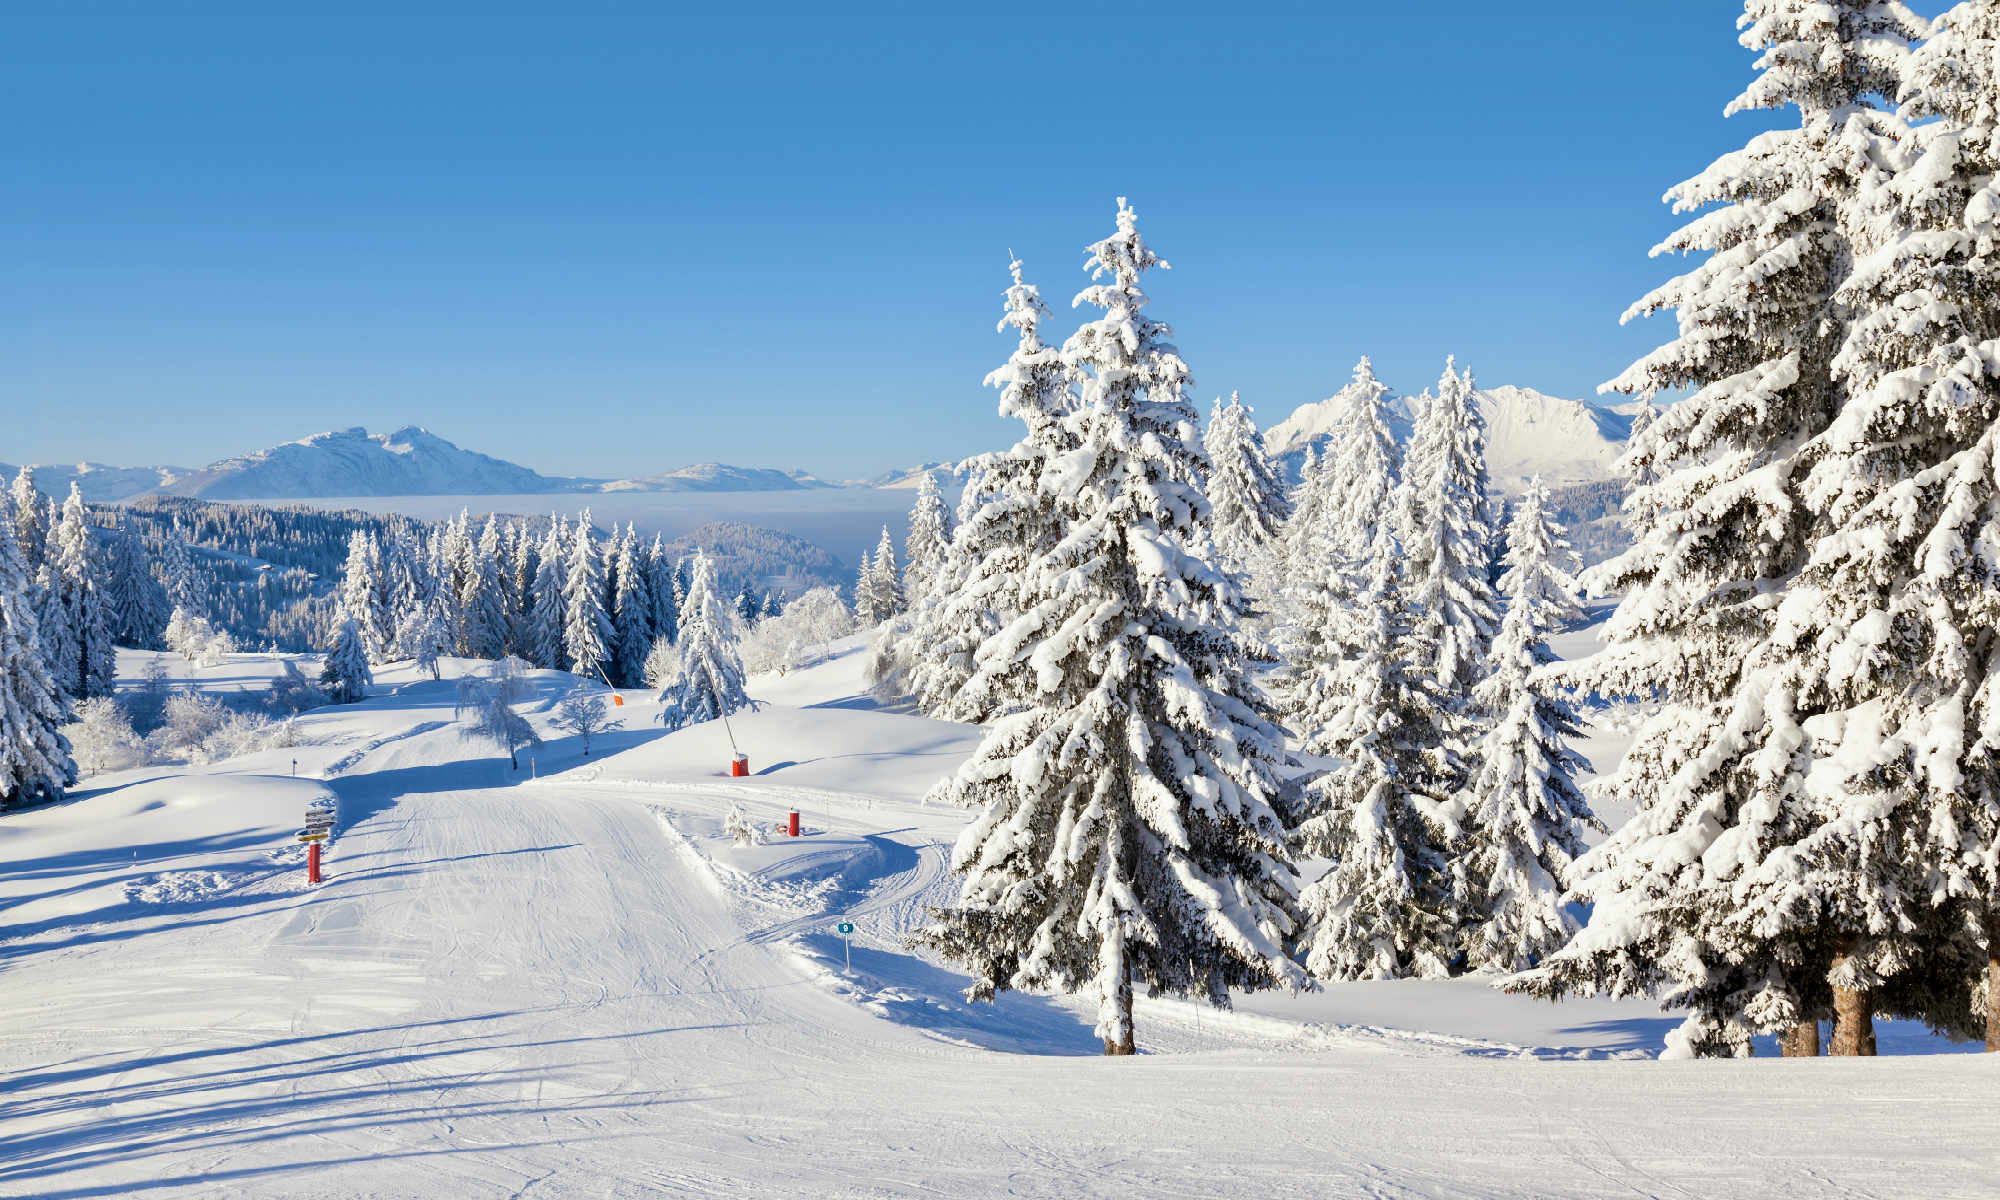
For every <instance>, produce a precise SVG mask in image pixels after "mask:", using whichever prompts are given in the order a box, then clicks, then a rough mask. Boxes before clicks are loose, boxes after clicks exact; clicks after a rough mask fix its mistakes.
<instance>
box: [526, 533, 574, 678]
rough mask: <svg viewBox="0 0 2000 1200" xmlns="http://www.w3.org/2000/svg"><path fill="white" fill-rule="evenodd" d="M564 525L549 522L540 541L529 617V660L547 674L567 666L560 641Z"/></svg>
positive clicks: (563, 606) (563, 605)
mask: <svg viewBox="0 0 2000 1200" xmlns="http://www.w3.org/2000/svg"><path fill="white" fill-rule="evenodd" d="M565 531H566V526H565V525H564V524H563V523H562V522H560V521H557V520H553V519H551V520H550V522H549V532H548V536H547V537H545V538H544V539H543V540H542V549H541V562H540V564H539V565H538V566H537V567H536V568H535V586H534V589H533V600H534V607H533V608H532V609H531V610H530V611H529V614H528V639H527V640H528V647H529V649H530V650H532V651H533V653H532V654H530V655H529V656H528V661H529V662H531V663H533V664H534V665H536V666H538V667H541V668H543V669H545V670H550V671H561V670H565V669H567V668H568V666H569V651H568V650H567V649H566V646H565V642H564V638H563V626H564V621H565V618H566V615H567V611H568V608H567V603H566V597H567V595H568V583H567V578H568V567H567V563H568V561H569V559H568V557H567V555H568V547H567V546H565V545H564V541H565V538H564V533H565Z"/></svg>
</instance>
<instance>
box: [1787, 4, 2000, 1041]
mask: <svg viewBox="0 0 2000 1200" xmlns="http://www.w3.org/2000/svg"><path fill="white" fill-rule="evenodd" d="M1996 51H2000V5H1994V4H1991V3H1967V4H1960V5H1958V6H1957V7H1955V8H1953V9H1951V10H1950V11H1948V12H1946V13H1945V14H1944V15H1943V16H1941V17H1940V18H1938V20H1937V21H1936V22H1935V24H1934V25H1933V26H1932V28H1931V32H1930V36H1929V38H1928V39H1926V40H1925V41H1924V42H1923V43H1922V44H1921V45H1920V46H1919V47H1918V48H1917V50H1916V52H1915V54H1913V55H1912V56H1911V58H1910V59H1909V60H1908V62H1907V63H1906V64H1905V65H1904V68H1903V70H1902V72H1901V77H1902V82H1903V93H1902V95H1903V97H1904V99H1905V105H1904V108H1903V114H1902V115H1903V116H1904V117H1905V118H1906V119H1907V120H1908V121H1910V122H1911V123H1912V128H1911V129H1909V130H1908V131H1907V132H1902V133H1901V140H1902V142H1903V143H1905V144H1911V145H1913V146H1914V149H1915V153H1913V154H1910V155H1908V156H1907V157H1906V158H1905V159H1903V160H1901V161H1898V162H1897V163H1896V166H1897V171H1896V174H1895V175H1894V176H1893V178H1892V179H1891V180H1890V182H1889V183H1888V185H1887V186H1886V187H1883V188H1880V189H1876V190H1872V191H1871V190H1868V189H1865V188H1864V190H1863V191H1862V193H1861V196H1860V203H1859V205H1858V206H1857V207H1858V208H1859V210H1860V213H1861V216H1862V222H1861V224H1860V227H1859V228H1858V229H1857V230H1856V231H1855V232H1854V233H1853V234H1852V235H1851V236H1850V241H1851V243H1852V248H1853V251H1854V253H1855V255H1856V259H1855V264H1854V269H1853V271H1852V273H1851V274H1850V275H1849V276H1848V277H1847V278H1846V280H1845V281H1844V282H1843V284H1842V287H1841V290H1840V292H1839V294H1838V296H1837V302H1838V303H1839V304H1841V305H1842V306H1844V308H1845V309H1846V310H1847V311H1848V312H1849V313H1851V314H1853V318H1854V319H1853V321H1852V323H1851V324H1850V325H1849V327H1848V330H1847V337H1846V340H1845V342H1844V343H1843V344H1842V346H1841V348H1840V351H1839V352H1838V353H1837V354H1836V355H1835V356H1834V360H1833V362H1832V364H1831V366H1832V373H1833V375H1834V378H1835V379H1836V380H1837V381H1844V383H1845V387H1846V396H1845V399H1844V403H1843V404H1842V405H1841V408H1840V411H1839V413H1838V415H1837V416H1835V418H1834V419H1833V421H1832V423H1831V424H1830V425H1829V427H1828V428H1827V431H1826V432H1825V434H1824V435H1822V436H1821V437H1820V438H1818V439H1816V441H1815V442H1814V443H1812V444H1810V445H1808V446H1807V447H1806V448H1805V450H1804V451H1803V452H1802V458H1805V459H1806V461H1809V462H1810V464H1811V465H1810V468H1809V470H1808V471H1807V473H1806V475H1805V478H1804V485H1803V488H1802V492H1803V495H1804V497H1805V502H1806V503H1807V504H1809V505H1811V506H1812V507H1813V510H1814V511H1815V512H1816V513H1817V514H1818V518H1819V519H1818V520H1817V521H1816V522H1815V524H1814V527H1813V529H1812V533H1811V536H1812V539H1813V540H1812V542H1811V546H1810V550H1809V554H1808V559H1807V565H1806V567H1805V569H1804V570H1803V571H1802V572H1801V573H1800V575H1799V577H1798V578H1797V580H1796V581H1795V583H1794V584H1793V586H1792V588H1791V589H1790V590H1789V592H1788V594H1787V596H1786V598H1785V603H1784V604H1783V605H1782V606H1781V607H1780V608H1779V610H1778V613H1777V623H1776V628H1775V629H1774V630H1773V632H1772V635H1771V636H1772V641H1773V643H1774V644H1775V645H1776V646H1777V647H1780V648H1782V649H1783V650H1785V651H1788V652H1790V653H1792V654H1795V655H1799V656H1804V657H1810V658H1811V659H1813V660H1814V661H1815V662H1817V663H1821V664H1824V665H1823V667H1822V669H1820V670H1818V671H1816V672H1813V673H1811V674H1808V675H1807V676H1806V677H1805V678H1804V679H1803V680H1802V681H1801V685H1800V690H1799V697H1800V699H1799V706H1800V708H1801V709H1802V710H1805V711H1806V712H1807V713H1808V714H1809V719H1807V720H1805V721H1802V722H1801V724H1802V726H1803V727H1804V728H1805V729H1806V731H1807V736H1808V738H1809V741H1808V744H1807V752H1808V753H1809V754H1810V755H1811V758H1812V761H1813V769H1810V770H1809V772H1808V774H1807V783H1806V791H1807V793H1808V795H1809V796H1812V797H1813V798H1814V799H1815V800H1817V801H1818V803H1819V804H1821V805H1823V806H1826V807H1828V808H1833V807H1835V806H1838V808H1839V810H1840V812H1839V815H1838V816H1837V817H1834V818H1833V819H1832V821H1831V826H1832V827H1831V828H1830V829H1829V830H1827V831H1826V832H1825V833H1823V834H1821V835H1820V839H1821V840H1823V841H1825V842H1828V843H1830V846H1829V850H1828V852H1830V853H1838V854H1842V855H1845V856H1849V857H1854V856H1859V857H1861V858H1862V860H1863V862H1862V867H1863V869H1864V870H1871V871H1872V872H1873V873H1874V874H1876V875H1877V876H1878V877H1879V878H1880V879H1881V880H1882V882H1881V884H1880V885H1879V886H1880V887H1881V888H1882V889H1883V890H1885V891H1888V890H1893V889H1900V890H1902V891H1904V892H1907V893H1909V894H1915V895H1922V896H1926V897H1928V898H1930V899H1932V900H1933V901H1937V903H1936V904H1935V905H1934V907H1933V908H1932V909H1931V910H1930V911H1929V912H1927V913H1924V914H1922V917H1923V919H1922V920H1921V922H1920V924H1919V927H1918V928H1917V929H1916V930H1915V931H1904V930H1901V929H1898V930H1896V931H1895V932H1894V934H1893V936H1892V937H1888V938H1885V937H1883V936H1881V935H1880V934H1875V935H1874V936H1858V937H1856V939H1855V946H1854V955H1853V958H1852V959H1851V960H1849V961H1848V962H1847V963H1845V964H1842V966H1841V967H1840V968H1836V970H1835V976H1834V978H1833V980H1832V982H1833V983H1834V984H1835V986H1836V987H1837V988H1840V989H1841V991H1837V992H1836V999H1837V1000H1838V999H1839V998H1840V996H1841V992H1846V991H1852V992H1872V993H1874V996H1873V999H1874V1002H1875V1006H1876V1007H1877V1008H1878V1009H1879V1010H1881V1011H1884V1012H1887V1013H1890V1014H1892V1015H1899V1016H1908V1017H1920V1018H1922V1019H1924V1020H1926V1021H1929V1022H1930V1023H1931V1024H1933V1025H1934V1026H1937V1027H1939V1028H1941V1029H1944V1030H1946V1031H1948V1032H1951V1033H1955V1034H1959V1035H1961V1036H1972V1037H1977V1036H1979V1035H1980V1034H1981V1033H1983V1034H1984V1035H1985V1038H1986V1044H1987V1048H1988V1049H2000V1004H1996V1003H1995V1001H1997V1000H2000V936H1996V935H2000V881H1996V878H1995V876H1996V873H2000V866H1996V864H2000V764H1996V760H1995V758H1994V751H1995V749H1996V747H2000V691H1996V687H2000V685H1996V684H1995V683H1994V682H1993V679H1994V665H1995V664H1994V656H1995V654H1996V649H2000V608H1997V607H1996V605H1995V603H1994V600H1993V596H1994V594H1995V593H1994V589H1995V587H1996V584H2000V569H1996V567H2000V551H1996V550H1995V546H1996V544H1997V543H1996V535H1997V534H2000V529H1996V507H1995V506H1996V499H2000V496H1996V491H2000V489H1996V486H1995V474H1994V472H1995V469H1996V467H2000V182H1996V181H1997V180H2000V60H1996ZM1899 132H1900V131H1899ZM1871 858H1872V859H1874V860H1875V861H1873V862H1872V863H1871V862H1870V861H1869V859H1871ZM1869 932H1870V933H1873V931H1872V930H1871V931H1869ZM1878 959H1884V960H1887V969H1885V967H1884V966H1881V965H1877V962H1876V961H1874V960H1878ZM1898 968H1900V969H1898ZM1981 976H1984V978H1983V979H1982V978H1981ZM1843 985H1846V986H1843ZM1858 1032H1859V1033H1860V1034H1861V1035H1863V1036H1865V1034H1866V1030H1865V1029H1864V1030H1860V1031H1858ZM1838 1033H1839V1031H1838V1030H1836V1043H1838V1042H1839V1037H1838ZM1840 1048H1841V1047H1840V1046H1839V1045H1838V1044H1836V1050H1838V1049H1840Z"/></svg>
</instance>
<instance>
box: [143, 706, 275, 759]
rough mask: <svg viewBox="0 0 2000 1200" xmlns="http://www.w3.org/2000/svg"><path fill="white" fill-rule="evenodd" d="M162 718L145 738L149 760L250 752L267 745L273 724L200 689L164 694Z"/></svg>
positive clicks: (210, 756)
mask: <svg viewBox="0 0 2000 1200" xmlns="http://www.w3.org/2000/svg"><path fill="white" fill-rule="evenodd" d="M164 717H165V719H164V721H163V723H162V724H161V726H160V728H158V729H156V730H154V731H153V733H152V734H151V735H150V736H148V737H147V738H146V740H145V752H146V754H147V755H148V757H149V759H150V760H151V761H155V762H158V761H163V760H171V761H176V762H186V763H211V762H220V761H222V760H224V759H229V758H238V757H241V756H242V755H245V754H254V753H255V752H257V751H259V750H262V749H264V748H266V747H267V746H269V745H270V739H271V736H272V733H273V726H272V723H271V721H270V719H269V718H267V717H264V716H263V715H261V714H259V713H254V712H237V711H235V710H233V709H231V708H230V707H229V706H228V705H226V704H224V703H223V702H222V701H221V700H220V699H218V698H216V697H214V696H211V695H206V694H204V693H201V692H194V691H185V692H177V693H175V694H174V695H172V696H170V697H168V698H167V703H166V710H165V714H164Z"/></svg>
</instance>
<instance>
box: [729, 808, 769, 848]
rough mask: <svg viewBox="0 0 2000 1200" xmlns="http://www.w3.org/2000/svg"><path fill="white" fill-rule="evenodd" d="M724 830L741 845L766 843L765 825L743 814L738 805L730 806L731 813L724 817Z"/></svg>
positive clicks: (732, 839)
mask: <svg viewBox="0 0 2000 1200" xmlns="http://www.w3.org/2000/svg"><path fill="white" fill-rule="evenodd" d="M722 832H724V833H726V834H728V835H729V839H730V840H731V841H733V842H735V843H736V844H737V845H739V846H761V845H763V844H764V827H763V826H762V825H759V824H757V823H756V822H755V821H752V820H750V819H749V818H748V817H746V816H744V815H743V810H742V809H741V808H739V807H737V806H736V805H734V804H732V805H730V806H729V815H728V816H726V817H724V818H723V819H722Z"/></svg>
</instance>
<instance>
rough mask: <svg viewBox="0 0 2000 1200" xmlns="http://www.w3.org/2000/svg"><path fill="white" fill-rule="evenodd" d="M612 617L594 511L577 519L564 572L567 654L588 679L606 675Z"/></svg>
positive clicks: (587, 510)
mask: <svg viewBox="0 0 2000 1200" xmlns="http://www.w3.org/2000/svg"><path fill="white" fill-rule="evenodd" d="M610 645H611V619H610V618H609V617H607V616H606V615H605V613H604V562H603V559H602V558H601V557H599V555H598V552H597V539H596V536H595V533H594V531H593V530H592V529H591V526H590V510H589V509H587V508H586V509H584V510H583V515H582V516H581V517H579V518H578V519H577V523H576V534H575V536H574V540H573V541H572V542H571V545H570V555H569V569H568V570H567V571H565V572H564V574H563V655H564V657H566V658H567V659H568V660H569V669H570V670H571V671H574V672H575V673H576V674H578V675H582V676H584V677H585V678H587V679H601V678H603V676H604V662H605V660H606V659H607V658H609V657H610V655H611V651H610Z"/></svg>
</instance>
